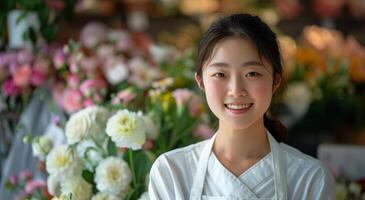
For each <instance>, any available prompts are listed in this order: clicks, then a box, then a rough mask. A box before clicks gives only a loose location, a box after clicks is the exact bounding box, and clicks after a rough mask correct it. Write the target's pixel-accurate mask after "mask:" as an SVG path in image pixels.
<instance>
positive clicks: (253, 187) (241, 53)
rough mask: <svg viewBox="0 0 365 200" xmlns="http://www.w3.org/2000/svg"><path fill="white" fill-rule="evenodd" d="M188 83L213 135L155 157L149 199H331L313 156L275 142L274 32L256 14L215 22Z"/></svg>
mask: <svg viewBox="0 0 365 200" xmlns="http://www.w3.org/2000/svg"><path fill="white" fill-rule="evenodd" d="M198 64H199V68H198V70H197V72H196V74H195V79H196V81H197V84H198V85H199V87H200V88H201V89H202V90H203V91H204V93H205V96H206V100H207V103H208V105H209V108H210V109H211V110H212V112H213V113H214V115H215V116H216V117H217V118H218V119H219V127H218V130H217V132H216V133H215V135H214V136H213V137H212V138H211V139H209V140H205V141H203V142H200V143H197V144H193V145H190V146H188V147H185V148H181V149H176V150H173V151H170V152H167V153H165V154H162V155H161V156H160V157H158V158H157V160H156V161H155V163H154V164H153V166H152V169H151V172H150V184H149V196H150V199H153V200H154V199H163V200H167V199H276V200H279V199H280V200H281V199H284V200H285V199H296V200H300V199H303V200H304V199H311V200H316V199H318V200H319V199H320V200H327V199H328V200H333V199H335V183H334V181H333V178H332V177H331V175H330V173H329V172H328V170H327V169H326V168H325V167H324V166H323V165H322V164H321V163H320V162H319V161H318V160H316V159H314V158H312V157H309V156H307V155H305V154H303V153H301V152H299V151H298V150H296V149H294V148H292V147H290V146H288V145H285V144H284V143H282V142H283V141H284V139H285V137H286V129H285V127H284V126H283V125H281V123H280V122H278V121H275V120H273V119H271V118H269V117H268V116H267V114H266V112H267V110H268V108H269V106H270V104H271V99H272V96H273V95H274V94H275V92H276V91H277V89H278V88H279V86H280V83H281V80H282V71H283V69H282V62H281V59H280V52H279V47H278V44H277V39H276V35H275V34H274V33H273V32H272V31H271V30H270V28H269V27H268V26H267V25H266V24H265V23H264V22H262V21H261V20H260V19H259V18H258V17H256V16H252V15H249V14H235V15H231V16H228V17H224V18H221V19H219V20H218V21H216V22H214V23H213V24H212V25H211V26H210V27H209V29H208V30H207V32H206V33H205V34H204V36H203V39H202V40H201V42H200V44H199V49H198Z"/></svg>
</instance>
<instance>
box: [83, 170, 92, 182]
mask: <svg viewBox="0 0 365 200" xmlns="http://www.w3.org/2000/svg"><path fill="white" fill-rule="evenodd" d="M81 176H82V178H84V180H85V181H86V182H88V183H90V184H91V185H93V184H94V174H93V173H92V172H91V171H89V170H83V171H82V174H81Z"/></svg>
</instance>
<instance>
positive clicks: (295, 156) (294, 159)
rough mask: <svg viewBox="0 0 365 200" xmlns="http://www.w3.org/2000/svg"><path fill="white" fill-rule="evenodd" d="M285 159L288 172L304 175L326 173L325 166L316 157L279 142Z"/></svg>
mask: <svg viewBox="0 0 365 200" xmlns="http://www.w3.org/2000/svg"><path fill="white" fill-rule="evenodd" d="M280 146H281V148H282V150H283V152H284V154H285V156H286V160H287V169H288V172H289V174H288V175H290V173H304V174H306V175H308V174H309V173H310V174H313V173H316V174H317V175H319V174H323V175H325V174H327V172H328V169H327V167H326V166H325V165H324V164H323V163H322V162H321V161H319V160H318V159H315V158H313V157H311V156H309V155H307V154H304V153H302V152H301V151H299V150H298V149H295V148H294V147H291V146H289V145H287V144H284V143H281V144H280Z"/></svg>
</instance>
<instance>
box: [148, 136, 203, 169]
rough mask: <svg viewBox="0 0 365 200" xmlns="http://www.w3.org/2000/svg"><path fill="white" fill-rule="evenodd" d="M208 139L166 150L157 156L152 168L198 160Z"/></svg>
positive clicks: (179, 164) (182, 164) (190, 162)
mask: <svg viewBox="0 0 365 200" xmlns="http://www.w3.org/2000/svg"><path fill="white" fill-rule="evenodd" d="M207 141H208V140H204V141H201V142H198V143H195V144H191V145H189V146H186V147H182V148H178V149H174V150H171V151H168V152H165V153H163V154H161V155H160V156H158V157H157V159H156V160H155V161H154V163H153V165H152V168H164V167H168V166H184V165H189V164H193V163H195V162H197V161H198V160H199V156H200V152H201V151H202V149H203V148H204V146H205V144H206V143H207Z"/></svg>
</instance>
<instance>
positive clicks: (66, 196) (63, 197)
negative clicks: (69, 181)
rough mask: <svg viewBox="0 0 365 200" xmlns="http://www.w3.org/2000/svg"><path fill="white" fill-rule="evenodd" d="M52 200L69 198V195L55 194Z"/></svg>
mask: <svg viewBox="0 0 365 200" xmlns="http://www.w3.org/2000/svg"><path fill="white" fill-rule="evenodd" d="M51 200H69V198H68V195H61V196H59V197H57V196H54V197H52V199H51Z"/></svg>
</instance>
